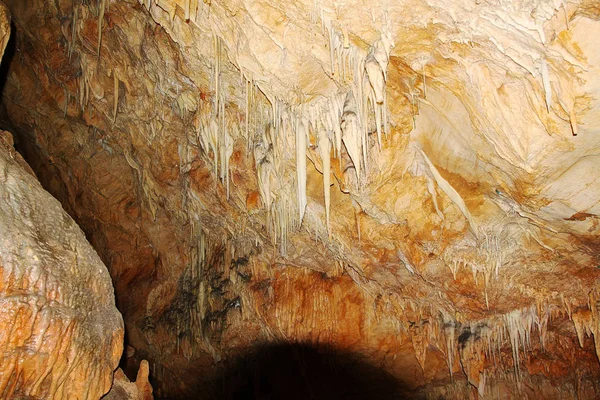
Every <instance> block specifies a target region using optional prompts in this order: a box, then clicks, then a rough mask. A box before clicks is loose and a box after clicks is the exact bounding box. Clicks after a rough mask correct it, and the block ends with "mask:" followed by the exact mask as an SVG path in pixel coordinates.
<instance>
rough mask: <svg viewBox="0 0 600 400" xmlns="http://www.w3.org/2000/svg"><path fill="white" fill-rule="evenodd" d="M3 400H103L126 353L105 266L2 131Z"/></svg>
mask: <svg viewBox="0 0 600 400" xmlns="http://www.w3.org/2000/svg"><path fill="white" fill-rule="evenodd" d="M0 171H2V173H0V232H1V234H0V304H1V307H0V326H2V329H1V330H0V397H1V398H6V399H9V398H31V399H48V398H80V399H97V398H99V397H100V396H102V395H103V394H104V393H106V392H107V391H108V390H109V389H110V387H111V383H112V372H113V370H114V369H115V368H116V366H117V364H118V362H119V359H120V356H121V353H122V350H123V343H122V341H123V321H122V319H121V315H120V314H119V312H118V311H117V309H116V308H115V303H114V294H113V289H112V284H111V281H110V277H109V275H108V271H107V270H106V267H105V266H104V265H103V264H102V262H101V261H100V259H99V258H98V255H97V254H96V252H95V251H94V249H92V247H91V246H90V245H89V243H88V242H87V241H86V239H85V236H84V234H83V232H82V231H81V230H80V229H79V227H78V226H77V224H76V223H75V222H74V221H73V220H72V219H71V218H70V217H69V216H68V215H67V214H66V213H65V211H64V210H63V209H62V207H61V205H60V203H59V202H58V201H57V200H55V199H54V198H52V196H50V195H49V194H48V193H47V192H46V191H45V190H44V189H42V187H41V185H40V184H39V182H38V181H37V179H36V177H35V175H34V174H33V173H32V172H31V170H30V169H29V167H28V166H27V164H26V163H25V162H24V161H23V159H22V158H21V156H20V155H19V154H18V153H17V152H16V151H15V150H14V148H13V147H12V137H11V135H10V134H9V133H8V132H4V131H2V132H0Z"/></svg>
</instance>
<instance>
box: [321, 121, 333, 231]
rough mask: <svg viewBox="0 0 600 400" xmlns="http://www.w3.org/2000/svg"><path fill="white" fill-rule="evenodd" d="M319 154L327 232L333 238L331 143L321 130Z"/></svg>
mask: <svg viewBox="0 0 600 400" xmlns="http://www.w3.org/2000/svg"><path fill="white" fill-rule="evenodd" d="M318 135H319V152H320V155H321V160H322V161H323V193H324V195H325V219H326V221H327V232H328V233H329V235H330V236H331V225H330V223H329V210H330V203H331V191H330V190H331V189H330V185H331V159H330V152H331V147H330V142H329V137H328V135H327V132H326V131H325V130H320V131H319V133H318Z"/></svg>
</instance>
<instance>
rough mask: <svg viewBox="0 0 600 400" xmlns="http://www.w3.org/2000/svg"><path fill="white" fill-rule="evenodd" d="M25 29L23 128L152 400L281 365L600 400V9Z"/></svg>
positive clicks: (286, 15)
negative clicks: (291, 347) (299, 349)
mask: <svg viewBox="0 0 600 400" xmlns="http://www.w3.org/2000/svg"><path fill="white" fill-rule="evenodd" d="M7 4H8V6H9V8H10V10H11V13H12V14H13V21H14V26H15V31H16V35H15V40H14V42H13V43H12V44H9V49H10V52H9V53H10V55H11V57H10V64H9V66H8V68H7V70H6V81H5V83H4V87H3V91H2V118H1V120H2V121H3V124H4V125H5V126H7V127H10V128H11V130H13V131H14V132H16V133H17V134H16V136H17V139H18V143H17V145H18V146H17V147H18V148H19V150H20V151H21V152H22V153H23V154H24V155H25V157H26V159H27V160H28V162H29V163H30V165H31V166H32V168H33V169H34V171H35V172H36V174H37V175H38V176H39V177H40V180H41V181H42V182H43V184H44V186H45V187H46V188H47V190H49V191H50V192H51V193H52V194H53V195H54V196H55V197H57V198H58V199H59V200H60V201H61V203H62V205H63V207H64V208H65V209H66V210H67V211H68V212H69V213H70V214H71V215H72V216H73V218H74V219H75V220H76V221H77V222H78V223H79V224H80V226H81V227H82V229H83V230H84V231H85V232H86V234H87V236H88V238H89V240H90V242H91V243H92V245H93V246H94V247H95V248H96V250H97V251H98V253H99V254H100V256H101V258H102V259H103V261H104V262H105V264H106V265H107V266H108V268H109V271H110V274H111V277H112V279H113V282H114V285H115V293H116V298H117V305H118V306H119V308H120V310H121V312H122V313H123V316H124V320H125V324H126V328H127V341H128V344H129V345H130V346H131V347H132V348H134V349H135V355H133V356H132V357H128V358H127V360H128V365H125V366H124V368H125V370H126V371H128V370H129V369H130V368H131V369H132V370H135V369H136V368H137V364H138V363H139V361H140V360H141V359H148V360H149V361H150V366H151V368H150V377H151V379H152V380H153V384H155V387H156V388H157V390H156V393H157V395H158V396H161V395H162V396H166V397H169V398H177V397H180V398H190V396H202V395H204V396H206V398H210V396H209V394H208V391H206V390H204V391H203V390H202V388H207V387H209V386H210V384H211V381H219V379H221V378H219V377H222V376H225V375H221V374H226V373H227V371H230V370H231V367H232V365H234V364H235V363H236V360H240V359H242V360H244V359H246V358H244V357H245V355H246V354H248V353H250V354H253V352H254V351H255V350H252V349H253V348H254V349H255V348H256V347H259V346H266V347H267V348H268V345H269V344H270V343H273V342H276V343H301V344H302V345H306V346H308V345H310V346H313V345H314V346H315V347H314V348H315V349H316V350H315V351H316V352H317V353H319V352H320V351H321V350H320V349H322V348H326V349H327V352H330V351H339V352H340V353H344V354H346V353H348V352H351V353H352V354H353V356H352V357H349V358H348V357H344V359H354V357H358V358H359V359H360V360H361V362H366V363H368V364H369V365H371V366H375V367H377V368H378V369H381V371H382V373H385V374H388V375H389V376H391V377H393V379H395V380H397V382H398V386H401V387H402V389H403V392H404V393H405V395H407V396H410V395H414V396H415V397H419V396H425V397H431V398H439V396H443V397H446V398H461V399H462V398H469V397H472V398H475V397H477V396H480V397H489V398H559V397H562V398H577V397H579V398H593V397H595V396H597V393H600V392H599V390H600V388H598V387H597V385H598V381H599V379H598V377H599V376H600V367H599V362H598V356H597V355H598V354H600V338H599V335H600V325H599V324H600V319H599V314H598V311H599V310H598V305H599V303H598V299H600V297H599V296H600V293H598V287H599V286H598V283H599V279H600V269H598V266H600V256H599V254H600V238H599V236H598V235H599V233H600V224H599V215H600V180H599V179H600V176H599V175H598V173H597V171H598V168H599V167H600V139H599V138H600V135H599V131H600V126H599V124H600V105H599V104H598V99H600V85H598V76H600V71H599V68H600V58H599V57H598V52H597V51H596V47H597V45H596V42H595V38H597V37H598V36H599V35H600V22H599V21H598V19H599V16H600V9H598V6H597V4H596V3H595V2H593V1H587V0H581V1H580V0H577V1H571V2H561V1H551V0H532V1H515V2H500V1H471V0H464V1H463V0H461V1H453V2H451V4H448V2H447V1H443V0H430V1H428V2H421V1H416V0H403V1H397V2H387V1H381V2H372V1H366V0H365V1H362V0H357V1H353V2H338V1H325V2H316V3H315V2H314V1H312V0H306V1H296V2H286V1H282V0H275V1H268V2H266V1H262V2H261V1H245V0H240V1H235V0H232V1H229V0H225V1H220V0H219V1H217V0H210V1H208V0H206V1H204V2H200V1H197V0H160V1H155V0H148V1H141V2H138V1H134V0H123V1H112V0H98V1H79V0H76V1H72V0H57V1H54V2H47V1H42V0H31V1H29V2H22V1H19V0H9V1H7ZM323 346H325V347H323ZM284 353H285V352H284ZM233 369H234V370H235V368H233ZM203 393H204V394H203Z"/></svg>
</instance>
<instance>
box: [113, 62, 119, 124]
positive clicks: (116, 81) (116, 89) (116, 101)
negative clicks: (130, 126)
mask: <svg viewBox="0 0 600 400" xmlns="http://www.w3.org/2000/svg"><path fill="white" fill-rule="evenodd" d="M113 82H114V91H113V93H114V102H113V124H114V123H115V122H116V121H117V108H118V106H119V78H118V77H117V71H116V70H113Z"/></svg>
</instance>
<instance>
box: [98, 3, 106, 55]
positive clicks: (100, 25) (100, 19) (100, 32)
mask: <svg viewBox="0 0 600 400" xmlns="http://www.w3.org/2000/svg"><path fill="white" fill-rule="evenodd" d="M98 1H99V2H100V13H99V15H98V50H97V52H96V53H97V54H98V59H100V47H101V45H102V22H103V21H104V9H105V7H106V2H107V1H108V0H98Z"/></svg>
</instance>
